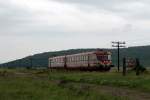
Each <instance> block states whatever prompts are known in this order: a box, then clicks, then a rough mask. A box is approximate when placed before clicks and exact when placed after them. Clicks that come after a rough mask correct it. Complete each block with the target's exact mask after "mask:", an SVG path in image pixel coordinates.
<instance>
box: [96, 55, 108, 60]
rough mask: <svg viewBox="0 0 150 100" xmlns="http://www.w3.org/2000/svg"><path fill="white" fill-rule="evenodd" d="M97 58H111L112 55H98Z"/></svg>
mask: <svg viewBox="0 0 150 100" xmlns="http://www.w3.org/2000/svg"><path fill="white" fill-rule="evenodd" d="M97 59H98V60H100V61H106V60H111V56H110V55H97Z"/></svg>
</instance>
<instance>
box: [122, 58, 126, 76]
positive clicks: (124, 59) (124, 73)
mask: <svg viewBox="0 0 150 100" xmlns="http://www.w3.org/2000/svg"><path fill="white" fill-rule="evenodd" d="M123 76H126V58H123Z"/></svg>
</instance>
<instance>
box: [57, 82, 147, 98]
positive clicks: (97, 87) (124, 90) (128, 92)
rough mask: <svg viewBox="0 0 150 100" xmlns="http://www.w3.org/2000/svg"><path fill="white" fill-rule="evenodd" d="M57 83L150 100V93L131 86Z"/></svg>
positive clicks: (68, 86) (74, 87) (63, 85)
mask: <svg viewBox="0 0 150 100" xmlns="http://www.w3.org/2000/svg"><path fill="white" fill-rule="evenodd" d="M55 82H56V81H55ZM56 84H58V86H61V87H64V88H69V89H78V90H81V91H90V90H92V91H96V92H97V93H100V94H109V95H112V96H117V97H125V98H127V100H150V93H146V92H143V91H139V90H138V91H137V90H133V89H129V88H123V87H113V86H101V85H95V84H87V83H76V82H69V81H68V82H66V81H65V82H64V81H57V82H56ZM87 87H88V88H87Z"/></svg>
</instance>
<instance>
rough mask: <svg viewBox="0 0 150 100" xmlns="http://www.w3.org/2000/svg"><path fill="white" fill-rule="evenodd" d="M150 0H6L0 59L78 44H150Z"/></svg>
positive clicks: (0, 8) (0, 1) (0, 11)
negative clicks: (124, 42) (122, 42)
mask: <svg viewBox="0 0 150 100" xmlns="http://www.w3.org/2000/svg"><path fill="white" fill-rule="evenodd" d="M149 27H150V0H0V46H1V47H0V63H3V62H6V61H11V60H14V59H18V58H23V57H25V56H29V55H33V54H36V53H42V52H48V51H55V50H66V49H75V48H111V42H112V41H126V43H127V44H126V45H127V47H129V46H141V45H150V41H149V39H150V34H149V33H150V28H149Z"/></svg>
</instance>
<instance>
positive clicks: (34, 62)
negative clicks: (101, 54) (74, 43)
mask: <svg viewBox="0 0 150 100" xmlns="http://www.w3.org/2000/svg"><path fill="white" fill-rule="evenodd" d="M93 50H96V49H70V50H63V51H56V52H45V53H41V54H35V55H33V56H28V57H25V58H23V59H18V60H15V61H11V62H8V63H4V64H1V65H0V66H1V67H31V66H32V67H47V66H48V58H49V57H54V56H61V55H68V54H75V53H81V52H87V51H93ZM106 50H108V51H111V52H112V59H113V63H114V64H115V65H116V62H117V50H116V49H106ZM149 51H150V46H138V47H129V48H123V49H121V50H120V54H121V58H122V57H124V56H126V57H136V58H139V59H140V61H141V63H142V65H144V66H146V67H148V66H149V65H150V52H149ZM120 62H121V61H120Z"/></svg>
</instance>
